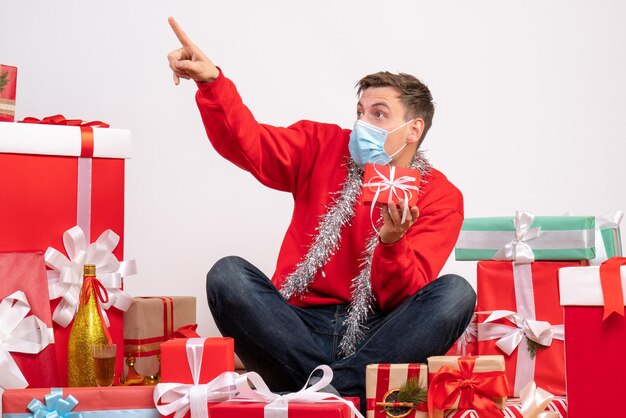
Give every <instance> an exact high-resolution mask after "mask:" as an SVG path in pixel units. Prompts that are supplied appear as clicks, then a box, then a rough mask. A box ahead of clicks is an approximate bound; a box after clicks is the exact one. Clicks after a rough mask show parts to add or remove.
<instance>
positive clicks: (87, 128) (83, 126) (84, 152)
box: [20, 115, 109, 157]
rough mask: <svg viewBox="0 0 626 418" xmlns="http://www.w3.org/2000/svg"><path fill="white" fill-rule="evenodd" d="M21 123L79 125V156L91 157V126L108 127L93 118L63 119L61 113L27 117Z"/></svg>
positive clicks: (106, 124)
mask: <svg viewBox="0 0 626 418" xmlns="http://www.w3.org/2000/svg"><path fill="white" fill-rule="evenodd" d="M20 122H22V123H35V124H42V125H60V126H78V127H80V140H81V146H80V156H81V157H93V128H108V127H109V124H108V123H105V122H101V121H99V120H94V121H91V122H85V121H83V120H82V119H65V116H63V115H53V116H46V117H45V118H43V119H37V118H33V117H27V118H24V119H23V120H21V121H20Z"/></svg>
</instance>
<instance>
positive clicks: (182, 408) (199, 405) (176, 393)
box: [153, 338, 245, 418]
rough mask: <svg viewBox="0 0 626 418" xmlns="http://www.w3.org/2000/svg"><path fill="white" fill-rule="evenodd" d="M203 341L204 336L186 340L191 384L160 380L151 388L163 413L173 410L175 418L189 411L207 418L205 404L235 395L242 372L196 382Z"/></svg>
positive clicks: (200, 365) (194, 417)
mask: <svg viewBox="0 0 626 418" xmlns="http://www.w3.org/2000/svg"><path fill="white" fill-rule="evenodd" d="M205 340H206V338H190V339H188V340H187V363H188V364H189V369H190V370H191V376H192V379H193V384H184V383H159V384H157V385H156V387H155V388H154V394H153V399H154V405H155V407H156V409H157V410H158V411H159V412H160V413H161V414H162V415H163V416H165V415H170V414H172V413H173V414H174V418H182V417H184V416H185V414H186V413H187V412H189V411H191V418H206V417H207V416H208V414H209V412H208V406H207V403H208V402H211V401H214V402H220V401H225V400H227V399H230V398H232V397H234V396H235V394H236V393H237V391H236V389H235V388H236V386H237V384H238V383H239V384H241V382H238V380H241V379H245V377H242V376H244V375H241V376H240V375H238V374H237V373H235V372H224V373H222V374H221V375H219V376H217V377H216V378H215V379H213V380H212V381H211V382H209V383H206V384H202V385H201V384H199V382H200V371H201V369H202V354H203V352H204V341H205ZM161 402H163V403H164V404H161Z"/></svg>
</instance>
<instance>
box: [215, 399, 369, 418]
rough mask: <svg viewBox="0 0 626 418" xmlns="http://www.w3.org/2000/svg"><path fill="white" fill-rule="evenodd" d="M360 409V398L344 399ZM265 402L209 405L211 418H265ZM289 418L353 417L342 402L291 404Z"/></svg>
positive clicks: (233, 402) (228, 402)
mask: <svg viewBox="0 0 626 418" xmlns="http://www.w3.org/2000/svg"><path fill="white" fill-rule="evenodd" d="M344 399H346V400H348V401H350V402H352V403H353V404H354V406H355V407H356V408H357V409H358V407H359V398H348V397H346V398H344ZM267 405H268V404H267V403H264V402H240V401H226V402H221V403H215V404H210V405H209V416H210V417H211V418H263V417H264V416H265V415H264V413H265V407H266V406H267ZM287 411H288V414H289V418H350V417H352V416H353V414H352V411H351V410H350V407H349V406H348V405H346V404H344V403H342V402H320V403H303V402H290V403H289V405H288V409H287Z"/></svg>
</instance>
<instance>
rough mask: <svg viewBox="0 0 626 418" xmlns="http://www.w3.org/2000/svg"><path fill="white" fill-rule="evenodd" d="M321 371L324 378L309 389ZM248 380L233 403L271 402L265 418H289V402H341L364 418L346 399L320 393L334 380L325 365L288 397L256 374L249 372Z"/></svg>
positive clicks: (239, 389) (243, 383) (238, 385)
mask: <svg viewBox="0 0 626 418" xmlns="http://www.w3.org/2000/svg"><path fill="white" fill-rule="evenodd" d="M317 370H321V371H322V372H323V376H322V378H321V379H320V380H319V381H318V382H316V383H315V384H313V385H312V386H310V387H307V386H308V384H309V380H310V379H311V376H312V375H313V373H315V371H317ZM242 376H245V377H246V378H247V379H241V380H239V381H238V382H237V390H238V391H239V394H238V395H237V396H236V397H235V398H234V399H232V401H244V402H269V403H268V404H267V405H266V406H265V409H264V415H263V416H264V418H288V416H289V414H288V408H289V407H288V405H289V402H300V403H326V402H341V403H343V404H346V405H348V407H349V408H350V410H351V411H352V413H353V414H354V416H357V417H359V418H364V417H363V415H361V412H360V411H359V410H358V408H356V407H355V406H354V404H353V403H352V402H350V401H348V400H346V399H342V398H341V397H339V396H337V395H334V394H332V393H326V392H319V390H320V389H322V388H324V387H326V386H328V385H329V384H330V382H331V381H332V380H333V371H332V369H331V368H330V367H329V366H327V365H325V364H323V365H320V366H318V367H316V368H315V370H313V371H312V372H311V375H309V378H308V379H307V381H306V383H305V384H304V387H303V388H302V389H300V390H299V391H298V392H293V393H288V394H286V395H279V394H277V393H273V392H272V391H270V389H269V388H268V386H267V385H266V384H265V382H264V381H263V379H262V378H261V376H259V374H257V373H255V372H248V373H246V374H245V375H242ZM248 380H249V381H250V382H251V383H252V384H253V385H254V387H255V388H256V389H252V388H251V387H250V386H249V384H248Z"/></svg>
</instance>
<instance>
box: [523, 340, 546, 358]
mask: <svg viewBox="0 0 626 418" xmlns="http://www.w3.org/2000/svg"><path fill="white" fill-rule="evenodd" d="M526 344H527V345H528V354H530V358H531V359H534V358H535V356H536V355H537V350H545V349H546V348H548V346H546V345H541V344H539V343H538V342H536V341H533V340H531V339H528V338H527V339H526Z"/></svg>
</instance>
